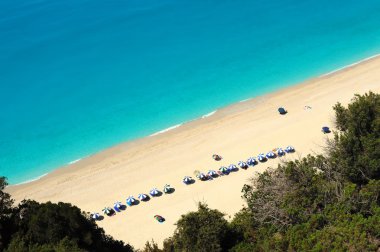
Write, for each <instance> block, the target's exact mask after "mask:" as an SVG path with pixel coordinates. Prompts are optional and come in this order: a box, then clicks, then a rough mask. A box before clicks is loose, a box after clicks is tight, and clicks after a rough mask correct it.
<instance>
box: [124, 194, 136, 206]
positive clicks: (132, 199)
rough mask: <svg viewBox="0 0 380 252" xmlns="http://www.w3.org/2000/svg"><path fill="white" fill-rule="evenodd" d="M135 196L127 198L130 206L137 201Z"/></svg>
mask: <svg viewBox="0 0 380 252" xmlns="http://www.w3.org/2000/svg"><path fill="white" fill-rule="evenodd" d="M135 201H136V200H135V198H134V197H133V196H129V197H128V198H127V201H126V202H127V205H128V206H132V205H133V204H134V203H135Z"/></svg>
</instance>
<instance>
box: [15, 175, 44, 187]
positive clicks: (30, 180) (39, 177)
mask: <svg viewBox="0 0 380 252" xmlns="http://www.w3.org/2000/svg"><path fill="white" fill-rule="evenodd" d="M48 174H49V173H45V174H42V175H41V176H38V177H37V178H34V179H29V180H27V181H24V182H21V183H18V184H15V185H23V184H27V183H30V182H33V181H36V180H39V179H41V178H43V177H45V176H46V175H48Z"/></svg>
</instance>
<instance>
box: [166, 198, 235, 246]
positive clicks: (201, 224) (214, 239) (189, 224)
mask: <svg viewBox="0 0 380 252" xmlns="http://www.w3.org/2000/svg"><path fill="white" fill-rule="evenodd" d="M176 225H177V229H176V231H175V233H174V236H173V238H172V239H171V243H172V244H173V245H174V249H175V250H176V251H188V252H192V251H199V252H202V251H204V252H208V251H216V252H217V251H225V250H227V248H226V245H225V241H226V240H227V235H228V222H227V221H226V219H224V214H223V213H221V212H219V211H218V210H213V209H210V208H208V206H207V205H205V204H202V203H199V205H198V211H197V212H190V213H188V214H186V215H182V217H181V219H180V220H179V221H178V222H177V223H176Z"/></svg>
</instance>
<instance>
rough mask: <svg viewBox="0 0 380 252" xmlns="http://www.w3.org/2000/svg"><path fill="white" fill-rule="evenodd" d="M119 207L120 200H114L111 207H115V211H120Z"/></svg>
mask: <svg viewBox="0 0 380 252" xmlns="http://www.w3.org/2000/svg"><path fill="white" fill-rule="evenodd" d="M120 208H121V202H120V201H116V202H115V203H114V204H113V209H115V211H116V212H120Z"/></svg>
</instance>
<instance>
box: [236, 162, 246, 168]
mask: <svg viewBox="0 0 380 252" xmlns="http://www.w3.org/2000/svg"><path fill="white" fill-rule="evenodd" d="M238 166H239V167H240V168H247V167H248V165H247V163H246V162H243V161H239V162H238Z"/></svg>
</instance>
